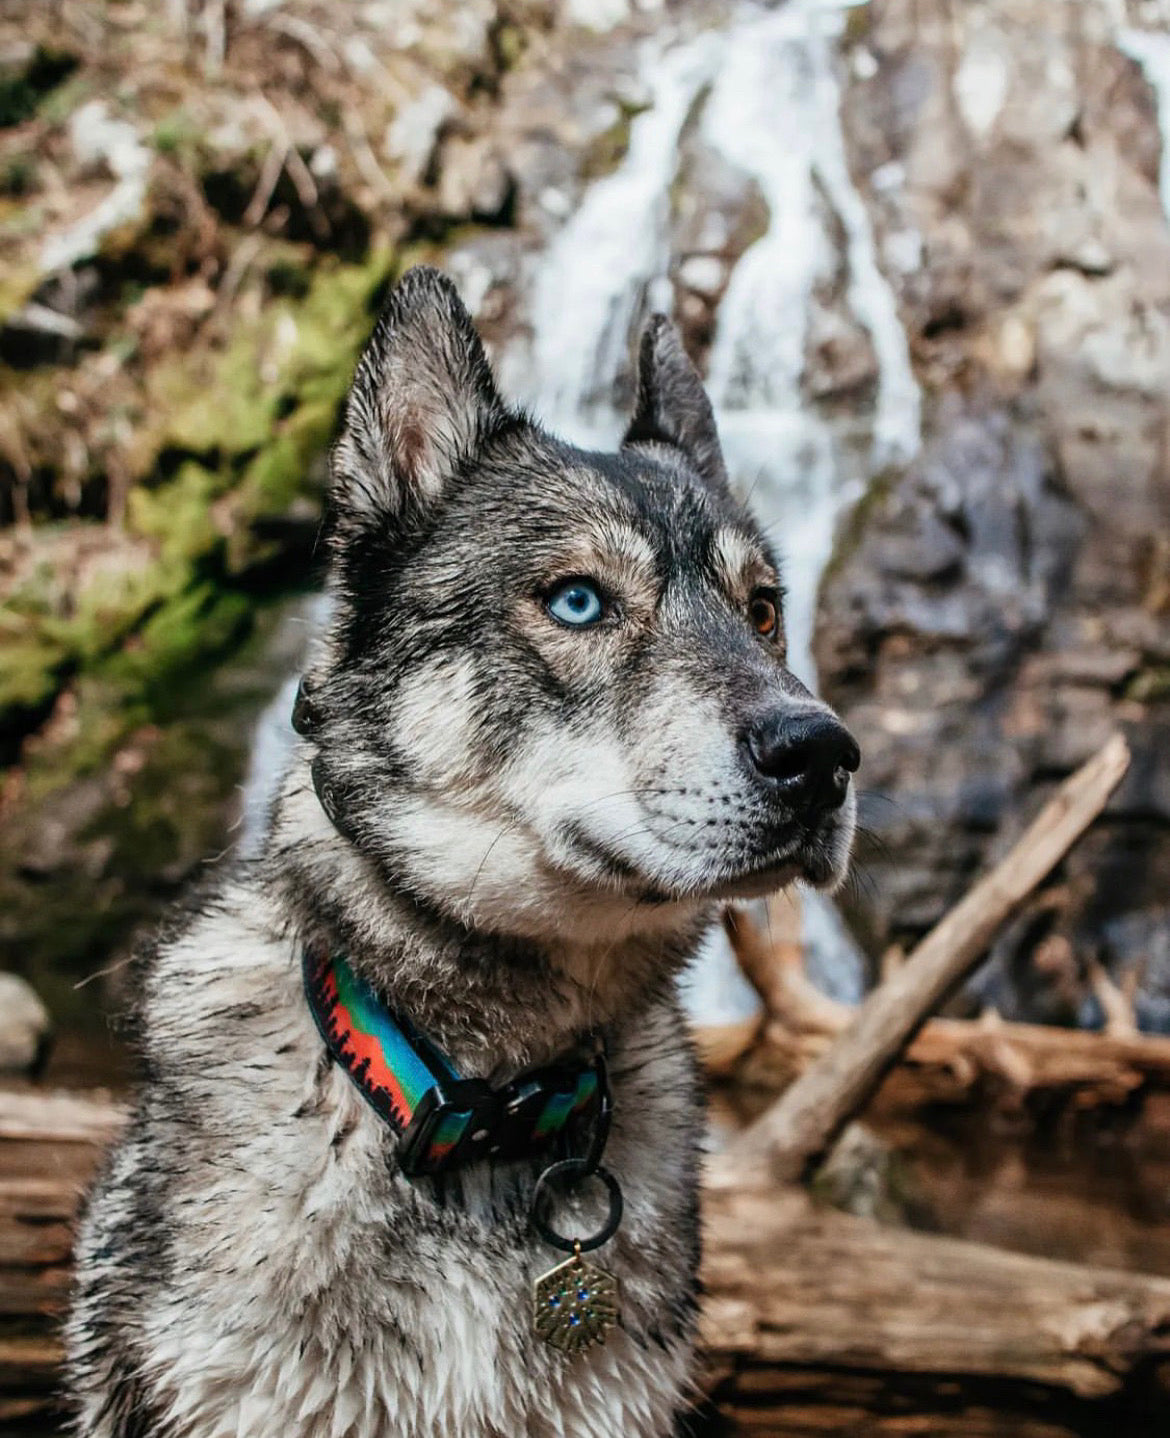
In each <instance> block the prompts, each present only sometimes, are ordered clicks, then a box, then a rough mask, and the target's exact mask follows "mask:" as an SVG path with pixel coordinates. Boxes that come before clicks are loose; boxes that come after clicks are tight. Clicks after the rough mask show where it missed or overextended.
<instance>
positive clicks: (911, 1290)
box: [0, 1092, 1170, 1438]
mask: <svg viewBox="0 0 1170 1438" xmlns="http://www.w3.org/2000/svg"><path fill="white" fill-rule="evenodd" d="M38 1108H41V1109H43V1112H44V1115H45V1117H44V1123H43V1126H42V1132H43V1137H41V1138H40V1139H34V1138H33V1137H32V1135H33V1134H34V1133H35V1132H36V1130H37V1126H38V1125H37V1110H38ZM124 1121H125V1111H124V1109H123V1108H122V1107H120V1106H119V1105H116V1104H112V1103H110V1102H109V1101H108V1100H99V1099H93V1098H85V1097H82V1096H68V1097H56V1096H46V1097H42V1096H39V1095H36V1094H26V1095H19V1096H14V1095H12V1094H6V1093H3V1092H0V1425H3V1424H4V1423H6V1422H15V1421H16V1420H21V1421H24V1422H27V1423H29V1424H30V1425H31V1424H32V1423H33V1421H34V1420H37V1419H41V1420H43V1419H44V1417H45V1416H46V1415H48V1414H49V1413H50V1412H51V1410H52V1405H53V1401H54V1394H55V1392H56V1391H57V1385H58V1383H59V1372H60V1359H61V1350H60V1340H59V1337H58V1330H57V1322H58V1319H59V1315H60V1313H61V1312H62V1310H63V1307H64V1304H65V1302H66V1300H67V1297H68V1291H69V1263H70V1246H71V1234H72V1223H73V1218H74V1215H75V1213H76V1208H77V1204H78V1202H79V1201H80V1195H81V1193H82V1191H83V1188H84V1186H85V1184H86V1183H87V1182H88V1181H89V1179H90V1177H91V1175H92V1172H93V1170H94V1168H95V1167H96V1164H97V1162H98V1159H99V1156H100V1154H101V1152H102V1149H103V1147H104V1145H105V1143H106V1142H107V1140H108V1138H109V1137H110V1135H111V1134H112V1133H115V1132H116V1131H117V1130H118V1129H119V1128H120V1126H121V1125H122V1124H123V1123H124ZM34 1151H35V1161H34V1162H32V1163H31V1164H30V1163H29V1158H30V1155H33V1154H34ZM30 1170H31V1171H32V1172H33V1175H34V1176H29V1174H30ZM704 1213H705V1230H706V1236H705V1249H706V1253H705V1259H704V1265H703V1282H704V1287H705V1292H706V1299H705V1303H704V1310H703V1317H702V1330H701V1332H702V1342H703V1348H704V1352H705V1354H706V1359H707V1365H708V1375H709V1383H710V1384H711V1385H712V1387H713V1393H714V1397H715V1399H716V1400H717V1402H718V1405H719V1407H720V1409H721V1411H722V1412H723V1414H724V1415H725V1416H726V1417H728V1418H730V1419H731V1420H732V1422H733V1423H734V1425H735V1426H734V1428H733V1430H732V1431H735V1432H740V1433H760V1434H764V1433H767V1434H771V1435H785V1434H788V1435H793V1438H795V1435H800V1438H807V1435H808V1434H809V1433H812V1432H815V1433H818V1434H840V1435H842V1438H844V1435H846V1434H849V1435H855V1434H857V1433H865V1434H867V1435H869V1438H887V1435H889V1438H893V1435H894V1434H900V1435H903V1438H905V1435H908V1434H911V1433H926V1432H929V1433H931V1434H932V1435H937V1438H944V1435H945V1438H959V1435H962V1438H972V1435H979V1434H983V1435H986V1438H991V1435H1001V1434H1003V1433H1005V1432H1011V1433H1012V1434H1013V1435H1015V1438H1072V1435H1074V1434H1080V1433H1083V1432H1084V1431H1086V1424H1087V1423H1089V1422H1090V1421H1096V1419H1097V1418H1098V1417H1099V1416H1100V1411H1101V1404H1102V1403H1109V1404H1111V1405H1113V1406H1112V1407H1111V1408H1110V1409H1109V1411H1110V1413H1112V1414H1113V1415H1114V1417H1115V1419H1116V1431H1118V1432H1134V1433H1137V1432H1154V1431H1160V1428H1159V1427H1158V1426H1156V1425H1155V1426H1154V1427H1142V1426H1141V1422H1142V1420H1143V1419H1148V1418H1149V1416H1150V1415H1151V1414H1154V1413H1157V1414H1160V1415H1162V1416H1163V1417H1164V1416H1165V1413H1166V1412H1167V1410H1168V1408H1170V1404H1168V1403H1167V1402H1166V1398H1165V1391H1164V1390H1163V1389H1161V1388H1159V1387H1158V1384H1159V1383H1160V1381H1161V1380H1160V1378H1159V1376H1158V1375H1159V1372H1160V1371H1164V1369H1160V1367H1159V1365H1164V1364H1165V1362H1166V1360H1167V1358H1168V1356H1170V1280H1166V1279H1158V1278H1145V1277H1142V1276H1140V1275H1135V1274H1126V1273H1120V1272H1114V1271H1112V1270H1109V1269H1100V1268H1089V1267H1082V1266H1080V1265H1076V1264H1065V1263H1052V1262H1048V1261H1046V1260H1043V1259H1035V1258H1026V1257H1022V1256H1019V1255H1014V1254H1009V1253H1003V1252H1000V1251H998V1250H995V1249H990V1248H984V1247H981V1246H980V1245H977V1244H970V1243H963V1242H960V1241H958V1240H953V1239H944V1238H936V1237H932V1236H928V1235H923V1234H915V1233H908V1232H905V1231H902V1230H898V1229H888V1228H882V1227H880V1226H878V1225H876V1224H873V1223H870V1222H867V1221H865V1220H861V1219H854V1218H848V1217H845V1216H844V1215H842V1214H838V1213H833V1212H826V1211H821V1210H818V1209H816V1208H814V1207H813V1206H812V1204H811V1203H810V1202H809V1200H808V1199H807V1197H806V1196H805V1194H804V1193H803V1192H802V1191H801V1190H800V1189H796V1188H787V1189H781V1190H777V1189H776V1188H775V1187H772V1186H769V1187H766V1188H760V1187H749V1188H742V1187H740V1186H739V1174H738V1172H737V1170H736V1168H735V1167H734V1166H733V1165H729V1164H728V1163H726V1162H725V1161H723V1160H722V1159H716V1160H714V1161H713V1162H712V1163H711V1165H710V1169H709V1172H708V1174H707V1183H706V1192H705V1199H704ZM1151 1391H1153V1393H1154V1398H1155V1399H1157V1398H1158V1395H1159V1394H1161V1399H1160V1400H1159V1401H1161V1402H1162V1403H1163V1406H1162V1407H1161V1408H1157V1409H1154V1408H1149V1407H1147V1408H1143V1409H1139V1408H1138V1407H1137V1406H1135V1405H1138V1404H1139V1403H1141V1402H1145V1403H1147V1404H1148V1403H1150V1402H1152V1401H1154V1400H1153V1399H1151V1397H1150V1395H1151ZM1037 1395H1039V1397H1038V1396H1037ZM1037 1404H1039V1405H1040V1408H1041V1409H1042V1411H1043V1412H1044V1413H1046V1414H1047V1415H1048V1416H1047V1418H1045V1419H1044V1420H1043V1421H1041V1420H1039V1419H1038V1420H1037V1421H1036V1422H1035V1423H1033V1421H1032V1417H1033V1416H1034V1414H1033V1409H1034V1407H1035V1406H1036V1405H1037ZM1053 1405H1056V1406H1057V1407H1058V1408H1059V1410H1060V1412H1061V1413H1063V1414H1064V1415H1065V1416H1066V1418H1067V1426H1060V1425H1059V1424H1057V1423H1056V1421H1055V1420H1054V1419H1053V1417H1052V1412H1051V1410H1052V1408H1053ZM980 1414H982V1415H983V1417H982V1418H981V1417H980V1416H979V1415H980ZM721 1431H722V1430H721Z"/></svg>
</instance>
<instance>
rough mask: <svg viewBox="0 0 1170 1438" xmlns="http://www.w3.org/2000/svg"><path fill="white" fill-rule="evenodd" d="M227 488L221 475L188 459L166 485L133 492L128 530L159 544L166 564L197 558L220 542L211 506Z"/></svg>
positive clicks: (160, 554) (129, 504)
mask: <svg viewBox="0 0 1170 1438" xmlns="http://www.w3.org/2000/svg"><path fill="white" fill-rule="evenodd" d="M224 487H225V481H224V478H223V476H222V475H221V474H219V473H217V472H215V471H213V470H209V469H206V468H204V466H203V465H201V464H198V463H196V462H195V461H194V460H187V461H186V462H184V463H183V464H182V465H181V466H180V468H179V470H178V473H177V474H176V475H175V477H174V479H172V480H170V481H168V482H167V483H166V484H163V485H159V486H158V487H156V488H153V489H147V488H145V487H143V486H138V487H137V488H135V489H132V490H131V491H130V494H129V496H128V498H127V514H126V522H127V528H128V529H129V530H130V532H131V533H132V534H139V535H142V536H143V537H144V538H146V539H153V540H154V541H156V544H157V547H158V553H159V557H160V558H161V559H162V560H163V561H164V562H166V563H169V564H176V563H182V562H183V561H188V560H194V559H197V558H199V557H201V556H203V555H206V554H208V553H210V552H211V551H212V550H213V549H214V548H215V547H216V545H217V544H218V543H219V541H220V538H221V536H220V535H219V533H218V531H217V530H216V527H215V521H214V517H213V511H212V503H213V501H214V500H215V499H216V497H217V496H218V495H219V494H221V493H222V492H223V490H224Z"/></svg>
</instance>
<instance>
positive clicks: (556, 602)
mask: <svg viewBox="0 0 1170 1438" xmlns="http://www.w3.org/2000/svg"><path fill="white" fill-rule="evenodd" d="M548 612H549V613H550V614H551V615H552V617H553V618H554V619H555V620H557V622H558V623H560V624H568V625H570V626H571V627H572V628H574V629H581V628H584V627H585V626H586V625H588V624H596V623H597V621H598V620H599V619H600V618H601V616H602V613H603V605H602V603H601V595H600V594H598V592H597V590H596V589H594V587H593V585H592V584H590V583H589V581H588V580H587V579H570V580H568V581H567V582H566V583H565V584H562V585H561V587H560V588H559V589H554V590H553V592H552V594H550V595H549V599H548Z"/></svg>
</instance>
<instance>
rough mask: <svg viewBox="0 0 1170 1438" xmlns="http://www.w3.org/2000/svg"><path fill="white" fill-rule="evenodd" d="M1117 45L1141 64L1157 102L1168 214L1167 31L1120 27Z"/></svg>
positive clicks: (1169, 74) (1169, 94) (1161, 173)
mask: <svg viewBox="0 0 1170 1438" xmlns="http://www.w3.org/2000/svg"><path fill="white" fill-rule="evenodd" d="M1116 39H1117V48H1118V49H1119V50H1120V51H1121V53H1122V54H1123V55H1128V56H1129V58H1130V59H1131V60H1134V61H1136V62H1137V64H1138V65H1140V66H1141V71H1142V74H1143V75H1144V76H1145V77H1146V79H1147V81H1148V82H1149V84H1150V88H1151V89H1152V90H1153V92H1154V97H1155V99H1156V100H1157V102H1158V129H1159V131H1160V133H1161V137H1162V160H1161V164H1160V166H1159V169H1158V190H1159V192H1160V194H1161V196H1162V208H1163V210H1165V212H1166V215H1167V217H1168V218H1170V35H1167V34H1166V33H1165V32H1164V31H1160V30H1135V29H1131V28H1129V27H1122V28H1121V29H1120V30H1119V31H1118V32H1117V37H1116Z"/></svg>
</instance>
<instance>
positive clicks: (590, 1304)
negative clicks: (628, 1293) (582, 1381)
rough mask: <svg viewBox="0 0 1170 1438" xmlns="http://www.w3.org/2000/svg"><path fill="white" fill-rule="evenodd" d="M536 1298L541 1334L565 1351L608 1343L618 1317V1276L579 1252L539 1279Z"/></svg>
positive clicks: (534, 1310)
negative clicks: (608, 1333)
mask: <svg viewBox="0 0 1170 1438" xmlns="http://www.w3.org/2000/svg"><path fill="white" fill-rule="evenodd" d="M533 1298H534V1304H533V1322H534V1323H535V1325H536V1331H537V1333H539V1334H540V1336H541V1337H542V1338H543V1339H544V1341H545V1342H546V1343H551V1344H552V1346H553V1347H554V1348H559V1349H560V1350H561V1352H562V1353H580V1352H581V1350H582V1349H583V1348H589V1347H590V1346H591V1345H592V1344H594V1343H604V1342H605V1335H606V1332H607V1330H609V1329H610V1328H612V1327H613V1326H614V1324H615V1323H616V1322H617V1320H618V1282H617V1279H616V1278H615V1277H614V1276H613V1274H612V1273H606V1271H605V1269H604V1268H597V1267H595V1266H594V1265H593V1264H592V1263H588V1262H587V1261H586V1260H585V1259H584V1258H582V1257H581V1255H580V1254H579V1253H575V1254H574V1255H573V1256H572V1258H567V1259H566V1260H565V1261H564V1263H558V1264H557V1266H556V1267H555V1268H551V1269H549V1271H548V1272H547V1273H546V1274H544V1275H543V1276H542V1277H540V1278H538V1279H537V1280H536V1288H535V1291H534V1295H533Z"/></svg>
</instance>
